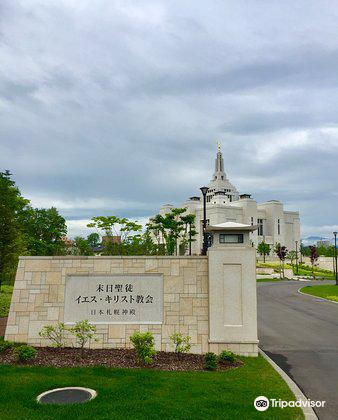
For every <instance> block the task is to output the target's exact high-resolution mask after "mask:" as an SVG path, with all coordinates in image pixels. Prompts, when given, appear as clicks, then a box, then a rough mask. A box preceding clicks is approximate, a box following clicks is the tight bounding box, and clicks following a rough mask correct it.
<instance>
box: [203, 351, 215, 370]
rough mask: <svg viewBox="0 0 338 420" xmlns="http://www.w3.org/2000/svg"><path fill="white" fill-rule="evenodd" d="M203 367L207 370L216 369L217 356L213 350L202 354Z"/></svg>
mask: <svg viewBox="0 0 338 420" xmlns="http://www.w3.org/2000/svg"><path fill="white" fill-rule="evenodd" d="M204 368H205V369H207V370H216V369H217V356H216V354H215V353H213V352H208V353H205V355H204Z"/></svg>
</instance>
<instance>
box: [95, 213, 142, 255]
mask: <svg viewBox="0 0 338 420" xmlns="http://www.w3.org/2000/svg"><path fill="white" fill-rule="evenodd" d="M91 220H92V222H91V223H89V224H88V225H87V227H90V228H96V229H98V230H101V231H103V232H104V234H105V236H106V239H105V240H104V241H103V245H104V248H103V255H116V254H120V255H123V251H124V249H125V248H126V244H127V243H128V241H129V238H130V236H132V235H133V233H137V232H140V231H141V230H142V225H140V224H139V223H138V222H137V221H135V222H133V221H131V220H128V219H126V218H121V219H120V218H118V217H116V216H97V217H93V218H92V219H91ZM114 236H116V237H120V241H116V240H114Z"/></svg>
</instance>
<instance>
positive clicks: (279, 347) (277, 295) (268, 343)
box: [257, 281, 338, 420]
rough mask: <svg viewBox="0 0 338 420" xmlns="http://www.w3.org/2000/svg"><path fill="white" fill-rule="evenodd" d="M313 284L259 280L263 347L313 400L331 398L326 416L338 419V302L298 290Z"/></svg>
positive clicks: (327, 419)
mask: <svg viewBox="0 0 338 420" xmlns="http://www.w3.org/2000/svg"><path fill="white" fill-rule="evenodd" d="M325 283H327V282H325ZM308 284H309V283H302V282H298V281H291V282H276V283H257V285H258V330H259V339H260V347H261V348H262V349H263V350H264V351H265V352H266V353H267V354H268V355H269V357H270V358H271V359H272V360H274V361H275V362H276V363H277V365H278V366H280V367H281V368H282V369H283V370H284V371H285V372H286V373H287V374H288V375H289V376H290V377H291V378H292V379H293V380H294V381H295V382H296V383H297V385H298V386H299V387H300V389H301V390H302V391H303V392H304V394H305V395H306V396H307V397H308V398H310V399H311V400H323V401H326V404H325V407H324V408H316V409H315V411H316V414H317V415H318V417H319V419H320V420H337V419H338V305H337V304H335V303H330V302H326V301H323V300H320V299H317V298H315V297H312V296H305V295H301V294H299V293H297V290H298V289H299V288H300V287H303V286H306V285H308ZM311 284H324V282H311ZM330 284H333V282H331V283H330Z"/></svg>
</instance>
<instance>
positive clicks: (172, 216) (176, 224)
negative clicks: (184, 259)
mask: <svg viewBox="0 0 338 420" xmlns="http://www.w3.org/2000/svg"><path fill="white" fill-rule="evenodd" d="M186 211H187V210H186V209H185V208H174V209H172V210H171V211H170V212H169V213H166V214H165V215H163V216H162V215H161V214H157V215H156V216H154V217H153V218H152V219H150V221H149V223H148V224H147V227H148V229H149V230H150V231H151V232H153V233H154V236H155V237H156V238H157V239H158V243H160V242H161V239H163V241H164V243H165V249H166V254H167V255H174V254H175V253H176V255H177V254H178V240H179V238H180V237H181V234H182V233H183V232H184V230H185V226H186V225H187V223H186V219H184V216H183V213H185V212H186ZM193 231H194V229H193V227H192V233H193Z"/></svg>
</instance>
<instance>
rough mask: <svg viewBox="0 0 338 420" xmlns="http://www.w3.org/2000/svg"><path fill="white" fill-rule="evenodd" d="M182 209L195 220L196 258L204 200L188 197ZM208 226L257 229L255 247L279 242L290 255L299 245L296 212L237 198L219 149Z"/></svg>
mask: <svg viewBox="0 0 338 420" xmlns="http://www.w3.org/2000/svg"><path fill="white" fill-rule="evenodd" d="M174 207H175V206H173V205H171V204H166V205H164V206H162V207H161V210H160V214H162V215H163V214H165V213H167V212H169V211H170V210H171V209H172V208H174ZM181 207H186V208H187V212H188V213H192V214H194V215H195V216H196V229H197V231H198V235H197V236H196V241H195V242H194V243H193V246H192V252H193V254H199V253H200V251H201V248H202V242H203V234H202V232H203V196H202V195H201V196H199V197H190V198H189V199H188V200H187V201H186V202H185V203H183V204H182V206H181ZM206 213H207V224H210V225H217V224H220V223H225V222H237V223H243V224H250V225H258V229H257V230H256V231H255V232H253V233H252V234H251V240H252V242H253V243H254V245H255V246H257V245H258V243H260V242H262V241H265V242H266V243H268V244H270V245H272V246H273V245H275V244H276V243H277V242H279V243H280V244H281V245H285V246H286V247H287V248H288V250H289V251H291V250H295V248H296V244H295V241H298V243H299V241H300V218H299V212H298V211H286V210H284V205H283V203H281V202H280V201H278V200H269V201H267V202H265V203H262V204H258V203H257V201H255V200H254V199H253V198H251V195H250V194H239V192H238V191H237V189H236V187H235V186H234V185H233V184H232V183H231V182H230V181H229V180H228V178H227V176H226V173H225V172H224V163H223V157H222V153H221V150H220V145H218V152H217V156H216V159H215V172H214V174H213V177H212V179H211V181H210V182H209V185H208V192H207V206H206Z"/></svg>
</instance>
